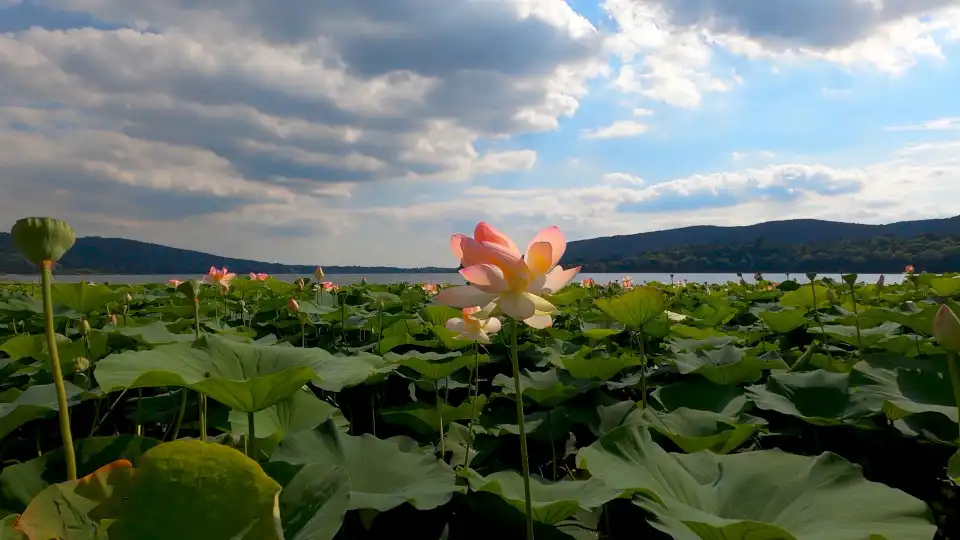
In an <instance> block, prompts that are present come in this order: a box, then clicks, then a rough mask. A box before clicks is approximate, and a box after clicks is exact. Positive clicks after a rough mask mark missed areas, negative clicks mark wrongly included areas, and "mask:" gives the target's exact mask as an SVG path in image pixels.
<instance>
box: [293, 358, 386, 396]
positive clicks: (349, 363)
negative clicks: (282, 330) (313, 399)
mask: <svg viewBox="0 0 960 540" xmlns="http://www.w3.org/2000/svg"><path fill="white" fill-rule="evenodd" d="M301 350H304V349H301ZM305 350H309V351H317V353H316V354H318V355H319V359H318V361H317V363H316V364H315V365H314V369H315V370H316V372H317V376H318V379H317V380H315V381H314V382H313V384H315V385H316V386H317V387H319V388H322V389H324V390H326V391H327V392H340V391H341V390H343V389H344V388H349V387H351V386H358V385H361V384H365V383H371V382H376V381H379V380H381V379H383V377H384V376H386V375H387V374H388V373H390V372H392V371H394V370H396V369H397V365H396V364H389V363H387V361H386V360H384V358H383V357H382V356H379V355H376V354H365V353H361V354H356V355H351V356H343V355H340V354H330V353H327V352H326V351H324V350H322V349H305Z"/></svg>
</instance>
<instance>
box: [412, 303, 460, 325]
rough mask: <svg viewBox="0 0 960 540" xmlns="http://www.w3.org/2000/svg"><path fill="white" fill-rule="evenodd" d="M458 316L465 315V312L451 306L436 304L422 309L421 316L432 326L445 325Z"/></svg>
mask: <svg viewBox="0 0 960 540" xmlns="http://www.w3.org/2000/svg"><path fill="white" fill-rule="evenodd" d="M456 317H463V313H462V312H461V311H460V310H459V309H455V308H452V307H450V306H441V305H439V304H435V305H429V306H426V307H424V308H423V309H421V310H420V318H421V319H423V320H424V321H425V322H427V323H429V324H430V325H432V326H443V325H445V324H446V323H447V321H448V320H450V319H453V318H456Z"/></svg>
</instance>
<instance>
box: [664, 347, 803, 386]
mask: <svg viewBox="0 0 960 540" xmlns="http://www.w3.org/2000/svg"><path fill="white" fill-rule="evenodd" d="M675 361H676V364H677V369H679V370H680V373H683V374H684V375H686V374H689V373H697V374H699V375H702V376H703V377H706V378H707V380H709V381H710V382H713V383H716V384H738V383H742V382H754V381H758V380H760V378H761V377H762V376H763V372H764V370H767V369H774V370H778V369H784V370H785V369H788V367H789V366H787V363H786V362H784V361H783V358H780V356H779V355H777V354H776V353H762V354H759V355H757V354H755V353H754V352H752V351H747V350H744V349H741V348H738V347H733V346H731V345H725V346H723V347H722V348H720V349H704V350H699V351H696V352H689V353H678V354H677V355H676V359H675Z"/></svg>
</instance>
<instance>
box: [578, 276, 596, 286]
mask: <svg viewBox="0 0 960 540" xmlns="http://www.w3.org/2000/svg"><path fill="white" fill-rule="evenodd" d="M580 284H581V285H583V286H584V287H596V286H597V282H596V280H594V279H593V278H583V281H581V282H580Z"/></svg>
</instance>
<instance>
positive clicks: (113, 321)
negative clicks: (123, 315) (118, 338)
mask: <svg viewBox="0 0 960 540" xmlns="http://www.w3.org/2000/svg"><path fill="white" fill-rule="evenodd" d="M117 322H118V321H117V316H116V315H114V314H113V313H111V314H110V324H112V325H114V326H116V325H117Z"/></svg>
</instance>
